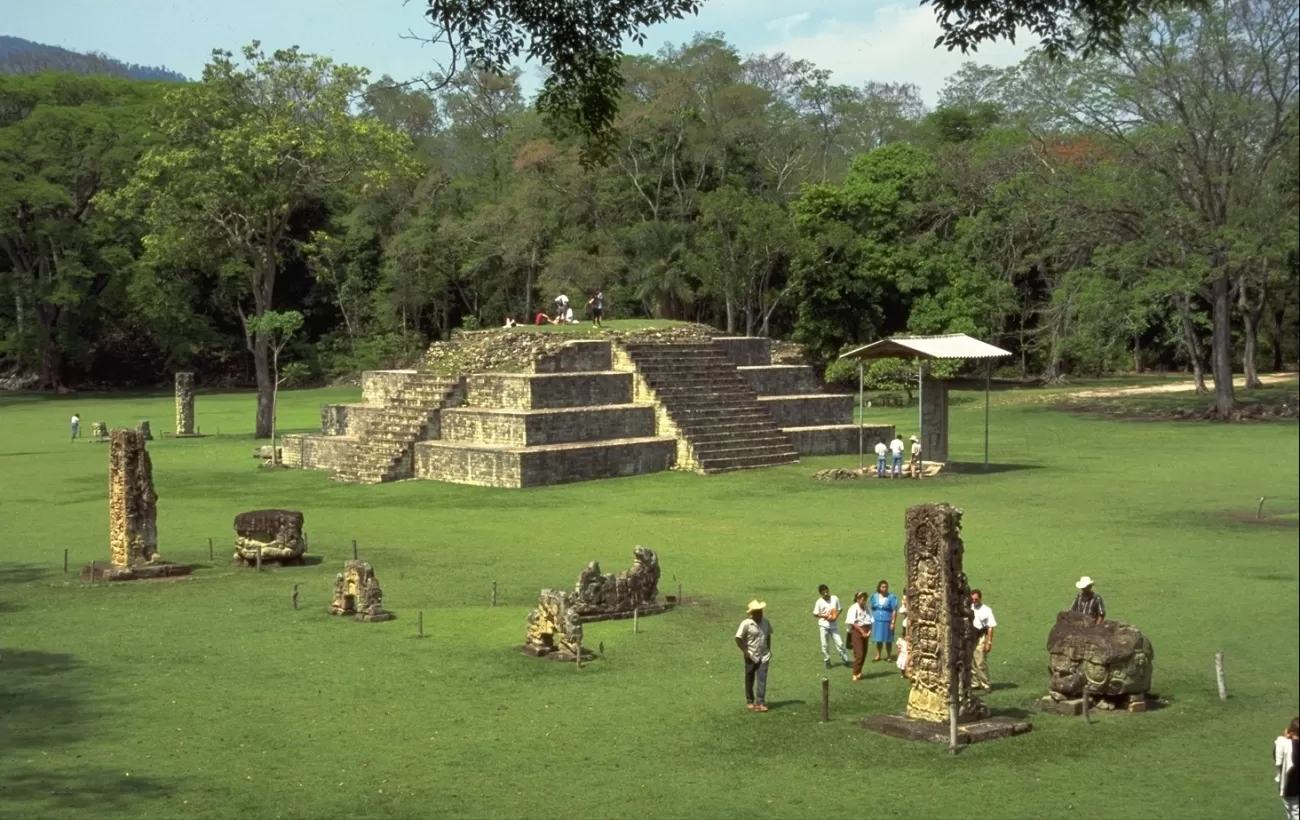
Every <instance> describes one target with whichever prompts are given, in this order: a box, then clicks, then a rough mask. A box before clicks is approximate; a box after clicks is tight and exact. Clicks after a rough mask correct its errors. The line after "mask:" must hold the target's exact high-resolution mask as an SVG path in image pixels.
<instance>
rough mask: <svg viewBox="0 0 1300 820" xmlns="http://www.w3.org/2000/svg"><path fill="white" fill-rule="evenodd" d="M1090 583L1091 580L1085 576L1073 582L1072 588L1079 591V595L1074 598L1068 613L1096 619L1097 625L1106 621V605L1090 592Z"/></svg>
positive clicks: (1099, 597)
mask: <svg viewBox="0 0 1300 820" xmlns="http://www.w3.org/2000/svg"><path fill="white" fill-rule="evenodd" d="M1092 583H1093V582H1092V579H1091V578H1089V577H1088V576H1087V575H1085V576H1083V577H1082V578H1080V579H1079V580H1078V581H1075V583H1074V588H1075V589H1077V590H1079V594H1078V595H1076V596H1074V603H1072V604H1070V611H1071V612H1077V613H1079V614H1080V615H1087V616H1088V617H1090V618H1096V619H1097V623H1101V622H1102V621H1104V620H1106V604H1105V603H1104V602H1103V601H1102V600H1101V596H1100V595H1098V594H1097V593H1095V592H1093V591H1092Z"/></svg>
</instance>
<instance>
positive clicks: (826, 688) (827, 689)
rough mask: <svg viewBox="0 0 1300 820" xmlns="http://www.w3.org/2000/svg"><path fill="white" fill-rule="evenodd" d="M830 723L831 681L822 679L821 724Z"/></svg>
mask: <svg viewBox="0 0 1300 820" xmlns="http://www.w3.org/2000/svg"><path fill="white" fill-rule="evenodd" d="M830 722H831V679H830V678H822V723H830Z"/></svg>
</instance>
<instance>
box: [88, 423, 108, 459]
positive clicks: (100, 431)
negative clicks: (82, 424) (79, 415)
mask: <svg viewBox="0 0 1300 820" xmlns="http://www.w3.org/2000/svg"><path fill="white" fill-rule="evenodd" d="M90 437H91V438H92V439H93V440H95V441H101V442H102V441H108V425H107V424H105V423H104V422H102V421H95V422H91V424H90ZM110 458H111V456H110Z"/></svg>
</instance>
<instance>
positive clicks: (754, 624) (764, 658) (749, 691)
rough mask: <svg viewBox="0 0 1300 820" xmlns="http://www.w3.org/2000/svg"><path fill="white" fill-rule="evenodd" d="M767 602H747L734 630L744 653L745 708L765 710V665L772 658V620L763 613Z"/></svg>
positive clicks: (753, 710)
mask: <svg viewBox="0 0 1300 820" xmlns="http://www.w3.org/2000/svg"><path fill="white" fill-rule="evenodd" d="M766 608H767V603H766V602H764V601H760V600H757V599H755V600H753V601H750V602H749V606H748V609H749V617H747V618H745V620H743V621H741V622H740V628H739V629H737V630H736V646H739V647H740V654H741V655H743V656H744V657H745V708H746V709H748V710H749V711H751V712H766V711H767V666H768V663H770V662H771V660H772V622H771V621H768V620H767V619H765V618H764V617H763V610H764V609H766Z"/></svg>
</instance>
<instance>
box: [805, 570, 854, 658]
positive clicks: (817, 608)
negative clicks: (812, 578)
mask: <svg viewBox="0 0 1300 820" xmlns="http://www.w3.org/2000/svg"><path fill="white" fill-rule="evenodd" d="M813 617H814V618H816V619H817V626H818V630H817V631H818V634H819V637H820V638H821V644H822V661H823V662H824V663H825V664H826V668H827V669H830V668H831V653H830V649H829V648H828V647H827V646H826V644H827V642H828V641H834V643H835V649H836V651H838V652H839V653H840V661H841V662H842V663H843V664H844V665H845V666H848V665H849V656H848V654H847V653H846V652H845V651H844V640H843V639H842V638H840V624H839V617H840V599H839V598H838V597H836V596H834V595H832V594H831V588H830V587H828V586H826V585H825V584H822V585H821V586H819V587H817V600H816V601H814V602H813Z"/></svg>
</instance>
